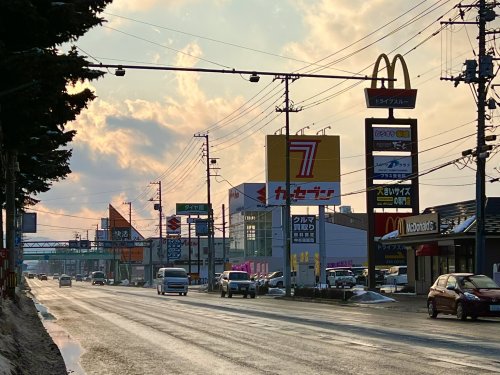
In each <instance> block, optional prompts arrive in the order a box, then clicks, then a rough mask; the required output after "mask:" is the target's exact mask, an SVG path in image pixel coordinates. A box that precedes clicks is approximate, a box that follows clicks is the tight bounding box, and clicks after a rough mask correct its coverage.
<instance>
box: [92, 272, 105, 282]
mask: <svg viewBox="0 0 500 375" xmlns="http://www.w3.org/2000/svg"><path fill="white" fill-rule="evenodd" d="M90 280H91V281H92V285H97V284H99V285H104V284H105V282H106V278H105V275H104V272H102V271H94V272H92V274H91V276H90Z"/></svg>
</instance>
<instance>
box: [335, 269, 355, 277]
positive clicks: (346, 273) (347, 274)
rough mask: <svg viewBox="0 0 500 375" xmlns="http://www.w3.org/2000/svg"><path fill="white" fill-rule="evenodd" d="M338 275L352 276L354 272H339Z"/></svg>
mask: <svg viewBox="0 0 500 375" xmlns="http://www.w3.org/2000/svg"><path fill="white" fill-rule="evenodd" d="M335 272H336V273H337V276H351V275H352V272H351V271H349V270H337V271H335Z"/></svg>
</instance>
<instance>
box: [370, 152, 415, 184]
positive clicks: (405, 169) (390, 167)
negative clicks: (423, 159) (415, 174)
mask: <svg viewBox="0 0 500 375" xmlns="http://www.w3.org/2000/svg"><path fill="white" fill-rule="evenodd" d="M411 174H412V161H411V156H380V155H374V156H373V179H374V180H398V179H405V178H408V177H410V176H411Z"/></svg>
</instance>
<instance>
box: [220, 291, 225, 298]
mask: <svg viewBox="0 0 500 375" xmlns="http://www.w3.org/2000/svg"><path fill="white" fill-rule="evenodd" d="M225 296H226V292H224V290H223V289H221V290H220V297H221V298H224V297H225Z"/></svg>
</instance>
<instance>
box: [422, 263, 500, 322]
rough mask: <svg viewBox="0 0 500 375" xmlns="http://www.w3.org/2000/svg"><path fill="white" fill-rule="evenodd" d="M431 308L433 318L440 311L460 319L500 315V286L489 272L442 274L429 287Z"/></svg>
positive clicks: (428, 302)
mask: <svg viewBox="0 0 500 375" xmlns="http://www.w3.org/2000/svg"><path fill="white" fill-rule="evenodd" d="M427 311H428V313H429V316H430V317H431V318H435V317H436V316H437V315H438V314H453V315H456V316H457V318H458V319H460V320H466V319H467V317H468V316H470V317H471V319H473V320H475V319H477V318H478V317H479V316H489V317H500V286H498V284H497V283H496V282H495V281H494V280H492V279H491V278H489V277H488V276H485V275H475V274H473V273H450V274H446V275H441V276H439V277H438V278H437V280H436V281H435V282H434V285H432V286H431V288H430V290H429V294H428V296H427Z"/></svg>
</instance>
